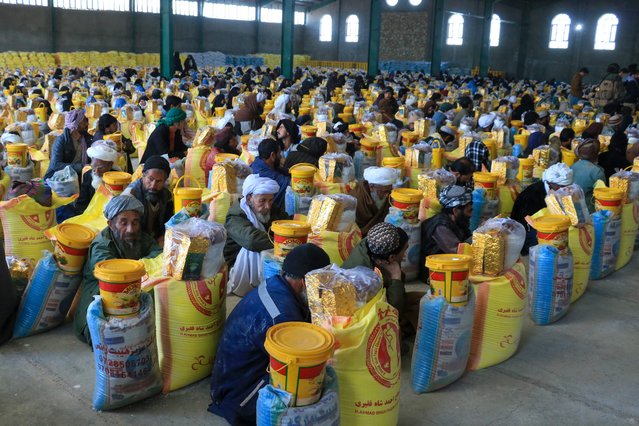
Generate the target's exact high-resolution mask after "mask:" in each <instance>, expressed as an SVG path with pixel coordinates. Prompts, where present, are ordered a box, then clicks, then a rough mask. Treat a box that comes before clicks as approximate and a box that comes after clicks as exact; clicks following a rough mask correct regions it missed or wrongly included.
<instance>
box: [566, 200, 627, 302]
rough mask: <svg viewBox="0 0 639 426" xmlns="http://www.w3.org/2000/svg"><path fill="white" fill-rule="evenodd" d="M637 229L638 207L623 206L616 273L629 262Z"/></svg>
mask: <svg viewBox="0 0 639 426" xmlns="http://www.w3.org/2000/svg"><path fill="white" fill-rule="evenodd" d="M638 227H639V205H637V203H636V202H634V203H626V204H624V205H623V209H622V210H621V241H620V242H619V255H618V256H617V263H616V264H615V270H616V271H617V270H619V269H621V268H623V267H624V266H626V264H627V263H628V262H630V259H631V258H632V252H633V251H634V249H635V238H636V237H637V228H638ZM573 291H574V290H573Z"/></svg>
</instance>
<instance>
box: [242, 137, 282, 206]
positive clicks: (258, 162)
mask: <svg viewBox="0 0 639 426" xmlns="http://www.w3.org/2000/svg"><path fill="white" fill-rule="evenodd" d="M257 152H258V154H259V155H258V158H256V159H255V161H253V164H251V169H252V170H253V173H256V174H258V175H260V177H267V178H270V179H273V180H274V181H275V182H277V184H278V185H279V187H280V189H279V191H277V194H275V205H276V206H278V207H279V208H282V209H283V208H284V196H285V194H286V187H287V186H289V185H290V184H291V176H290V175H289V174H288V170H286V169H284V168H281V167H280V165H281V163H282V151H281V149H280V145H279V143H278V142H277V141H275V140H273V139H264V140H263V141H262V142H260V144H259V145H258V147H257Z"/></svg>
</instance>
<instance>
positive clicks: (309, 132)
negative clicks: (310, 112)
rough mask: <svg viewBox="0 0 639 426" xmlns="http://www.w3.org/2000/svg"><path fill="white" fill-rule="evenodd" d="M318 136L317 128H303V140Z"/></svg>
mask: <svg viewBox="0 0 639 426" xmlns="http://www.w3.org/2000/svg"><path fill="white" fill-rule="evenodd" d="M316 135H317V127H316V126H302V139H308V138H314V137H315V136H316Z"/></svg>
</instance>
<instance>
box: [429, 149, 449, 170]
mask: <svg viewBox="0 0 639 426" xmlns="http://www.w3.org/2000/svg"><path fill="white" fill-rule="evenodd" d="M444 152H446V149H444V148H433V153H432V156H431V159H430V167H431V169H432V170H437V169H441V168H442V167H443V166H444Z"/></svg>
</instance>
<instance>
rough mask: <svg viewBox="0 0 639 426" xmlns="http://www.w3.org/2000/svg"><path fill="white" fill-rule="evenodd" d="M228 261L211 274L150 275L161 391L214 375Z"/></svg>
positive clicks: (147, 283)
mask: <svg viewBox="0 0 639 426" xmlns="http://www.w3.org/2000/svg"><path fill="white" fill-rule="evenodd" d="M226 281H227V269H226V265H224V266H223V267H222V270H221V271H220V272H219V273H218V274H217V275H216V276H215V277H212V278H207V279H202V280H197V281H178V280H175V279H172V278H166V277H163V278H150V279H148V280H146V281H145V282H144V283H143V284H142V288H143V290H144V291H150V290H151V289H152V290H153V293H154V295H155V329H156V336H157V339H156V340H157V343H158V356H159V363H160V370H161V371H162V382H163V386H162V392H163V393H168V392H171V391H174V390H176V389H180V388H183V387H184V386H187V385H190V384H191V383H194V382H197V381H199V380H202V379H204V378H206V377H209V376H210V375H211V370H212V369H213V360H214V359H215V353H216V351H217V345H218V343H219V340H220V337H221V336H222V328H223V327H224V320H225V319H226Z"/></svg>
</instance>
